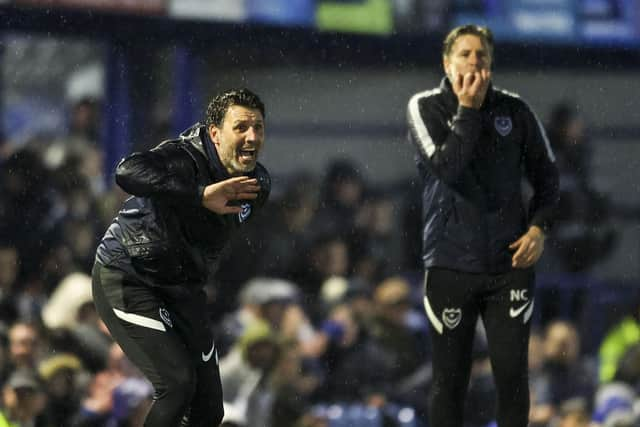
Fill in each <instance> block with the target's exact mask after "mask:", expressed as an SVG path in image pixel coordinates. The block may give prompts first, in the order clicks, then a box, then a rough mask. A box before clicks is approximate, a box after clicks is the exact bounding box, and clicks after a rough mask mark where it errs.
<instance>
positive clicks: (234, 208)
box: [220, 205, 242, 215]
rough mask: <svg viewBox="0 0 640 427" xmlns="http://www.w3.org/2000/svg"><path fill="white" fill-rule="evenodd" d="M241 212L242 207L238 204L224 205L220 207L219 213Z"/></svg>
mask: <svg viewBox="0 0 640 427" xmlns="http://www.w3.org/2000/svg"><path fill="white" fill-rule="evenodd" d="M240 212H242V207H240V206H228V205H227V206H224V207H223V208H221V209H220V213H221V214H223V215H227V214H236V213H240Z"/></svg>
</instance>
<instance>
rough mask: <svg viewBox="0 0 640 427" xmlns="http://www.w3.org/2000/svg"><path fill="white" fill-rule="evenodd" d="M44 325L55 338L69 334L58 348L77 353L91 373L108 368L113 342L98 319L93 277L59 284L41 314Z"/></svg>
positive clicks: (75, 276) (76, 275)
mask: <svg viewBox="0 0 640 427" xmlns="http://www.w3.org/2000/svg"><path fill="white" fill-rule="evenodd" d="M42 320H43V323H44V325H45V326H46V327H47V329H48V330H49V331H50V332H51V333H52V334H53V335H56V334H57V335H64V334H68V339H69V342H67V343H66V344H64V345H62V346H61V348H58V349H57V350H58V351H62V352H75V353H76V354H77V355H78V357H80V359H81V360H82V363H83V365H84V366H85V367H86V368H87V369H88V370H89V371H91V372H98V371H101V370H102V369H104V368H105V366H106V363H107V359H108V355H109V349H110V347H111V345H112V342H113V340H112V339H111V337H110V336H109V335H108V334H107V333H108V331H107V330H106V328H105V327H104V324H103V323H102V321H101V320H100V318H99V317H98V314H97V312H96V308H95V306H94V304H93V298H92V295H91V277H90V276H89V275H87V274H84V273H72V274H70V275H68V276H67V277H65V278H64V279H63V280H61V281H60V283H59V284H58V286H57V287H56V289H55V290H54V291H53V293H52V294H51V296H50V297H49V300H48V301H47V303H46V304H45V306H44V308H43V310H42Z"/></svg>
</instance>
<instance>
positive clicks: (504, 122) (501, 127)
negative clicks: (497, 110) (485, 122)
mask: <svg viewBox="0 0 640 427" xmlns="http://www.w3.org/2000/svg"><path fill="white" fill-rule="evenodd" d="M493 125H494V126H495V127H496V130H497V131H498V133H499V134H500V135H502V136H507V135H509V134H510V133H511V129H513V123H512V122H511V117H508V116H497V117H496V119H495V120H494V121H493Z"/></svg>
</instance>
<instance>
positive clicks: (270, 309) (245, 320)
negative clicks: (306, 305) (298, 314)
mask: <svg viewBox="0 0 640 427" xmlns="http://www.w3.org/2000/svg"><path fill="white" fill-rule="evenodd" d="M298 294H299V291H298V289H297V287H296V285H295V284H294V283H292V282H289V281H286V280H282V279H274V278H268V277H256V278H254V279H252V280H250V281H248V282H247V283H246V284H245V285H244V287H243V288H242V290H241V291H240V294H239V298H238V300H239V304H238V305H239V306H238V308H237V309H236V310H234V311H231V312H229V313H228V314H227V315H226V316H225V317H224V318H223V319H222V321H221V322H220V324H219V325H220V326H219V327H218V328H217V333H216V346H217V347H218V352H219V355H220V356H224V355H226V353H227V352H228V351H229V350H230V349H231V347H232V346H233V345H234V344H235V343H236V342H237V341H238V339H239V338H240V337H241V336H242V335H243V334H244V333H245V331H246V329H247V328H248V327H250V326H251V325H252V324H253V323H255V322H259V321H264V322H266V323H267V324H268V325H269V326H270V327H271V328H273V330H277V331H280V330H281V329H282V321H283V318H284V317H285V315H286V312H287V310H288V308H289V307H290V306H291V305H292V304H294V303H296V300H297V298H298V296H299V295H298Z"/></svg>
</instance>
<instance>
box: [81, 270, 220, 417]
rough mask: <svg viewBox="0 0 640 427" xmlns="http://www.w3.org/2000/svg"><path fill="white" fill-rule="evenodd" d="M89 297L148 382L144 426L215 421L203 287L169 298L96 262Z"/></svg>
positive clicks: (214, 363) (214, 374) (216, 399)
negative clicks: (151, 390) (150, 391)
mask: <svg viewBox="0 0 640 427" xmlns="http://www.w3.org/2000/svg"><path fill="white" fill-rule="evenodd" d="M93 299H94V303H95V305H96V308H97V310H98V314H99V315H100V317H101V318H102V320H103V321H104V322H105V324H106V325H107V327H108V329H109V331H110V332H111V334H112V336H113V338H114V339H115V340H116V341H117V343H118V344H119V345H120V347H122V350H123V351H124V353H125V354H126V355H127V357H128V358H129V359H130V360H131V361H132V362H133V363H134V364H135V365H136V366H138V367H139V368H140V370H141V371H142V372H143V373H144V374H145V375H146V376H147V378H148V379H149V381H151V383H152V384H153V387H154V390H155V393H154V402H153V405H152V406H151V410H150V411H149V413H148V415H147V418H146V419H145V423H144V425H145V426H146V427H167V426H180V425H183V426H189V427H193V426H203V427H204V426H207V427H212V426H217V425H219V424H220V422H221V420H222V416H223V409H222V385H221V382H220V371H219V369H218V355H217V351H216V349H215V345H214V343H213V338H212V335H211V328H210V327H209V319H208V316H207V314H206V309H205V301H206V298H205V296H204V292H202V291H196V292H193V294H190V296H188V297H186V298H184V299H180V300H173V299H171V298H168V297H166V296H164V295H162V294H161V293H160V291H158V290H157V289H153V288H151V287H149V286H146V285H144V284H142V283H139V282H138V281H136V280H135V279H134V278H133V277H130V276H129V275H127V274H125V273H124V272H122V271H120V270H116V269H111V268H108V267H104V266H103V265H101V264H100V263H96V264H95V265H94V267H93ZM181 423H182V424H181Z"/></svg>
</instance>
